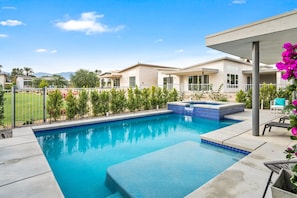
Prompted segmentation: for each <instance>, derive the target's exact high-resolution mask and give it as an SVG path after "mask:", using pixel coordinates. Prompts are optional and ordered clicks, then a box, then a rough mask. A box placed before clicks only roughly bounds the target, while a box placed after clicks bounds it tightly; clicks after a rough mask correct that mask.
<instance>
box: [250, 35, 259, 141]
mask: <svg viewBox="0 0 297 198" xmlns="http://www.w3.org/2000/svg"><path fill="white" fill-rule="evenodd" d="M252 61H253V62H252V63H253V73H252V74H253V79H252V81H253V89H252V91H253V92H252V98H253V102H252V130H253V135H254V136H259V127H260V124H259V109H260V103H259V82H260V80H259V78H260V75H259V41H254V42H253V46H252Z"/></svg>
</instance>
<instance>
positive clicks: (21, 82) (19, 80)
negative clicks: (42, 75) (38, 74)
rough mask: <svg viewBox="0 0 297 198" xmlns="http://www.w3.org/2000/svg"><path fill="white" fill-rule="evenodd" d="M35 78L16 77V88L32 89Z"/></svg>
mask: <svg viewBox="0 0 297 198" xmlns="http://www.w3.org/2000/svg"><path fill="white" fill-rule="evenodd" d="M34 78H35V77H32V76H24V75H21V76H16V87H17V89H26V88H32V87H33V86H32V85H33V80H34Z"/></svg>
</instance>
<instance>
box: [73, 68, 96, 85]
mask: <svg viewBox="0 0 297 198" xmlns="http://www.w3.org/2000/svg"><path fill="white" fill-rule="evenodd" d="M70 81H71V82H72V84H73V85H74V86H75V87H77V88H82V87H88V88H92V87H96V83H97V81H98V77H97V75H96V74H95V73H94V72H89V71H88V70H84V69H80V70H78V71H77V72H75V74H74V75H71V77H70Z"/></svg>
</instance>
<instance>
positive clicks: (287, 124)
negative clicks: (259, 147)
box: [262, 122, 290, 135]
mask: <svg viewBox="0 0 297 198" xmlns="http://www.w3.org/2000/svg"><path fill="white" fill-rule="evenodd" d="M271 127H280V128H289V127H290V124H289V123H282V122H269V123H267V124H265V126H264V129H263V133H262V135H264V133H265V131H266V129H267V128H269V132H270V130H271Z"/></svg>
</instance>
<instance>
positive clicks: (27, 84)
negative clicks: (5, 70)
mask: <svg viewBox="0 0 297 198" xmlns="http://www.w3.org/2000/svg"><path fill="white" fill-rule="evenodd" d="M24 87H27V88H28V87H32V80H31V79H24Z"/></svg>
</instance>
